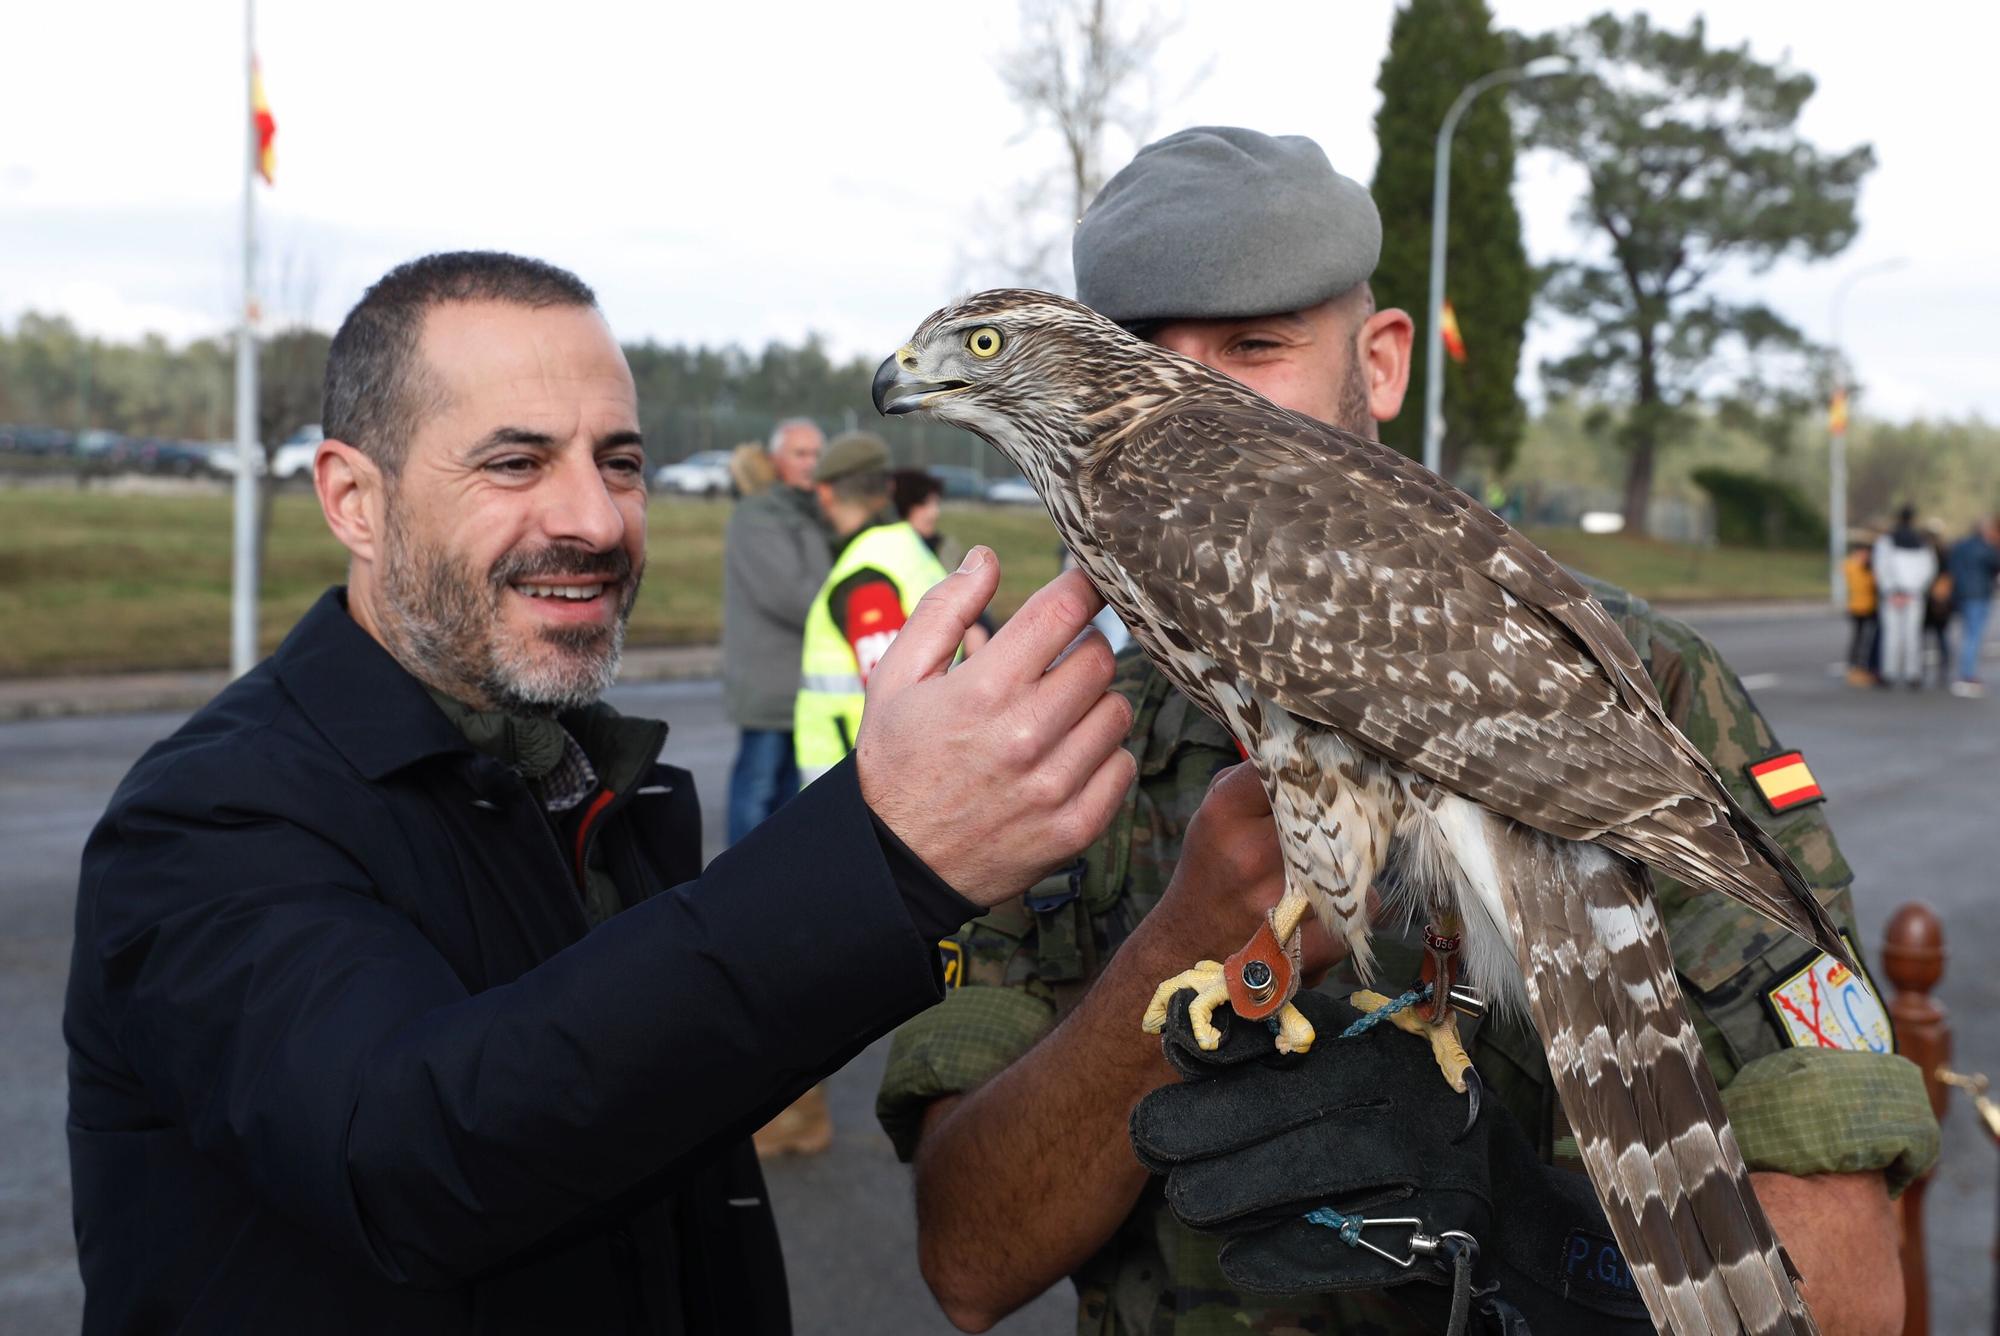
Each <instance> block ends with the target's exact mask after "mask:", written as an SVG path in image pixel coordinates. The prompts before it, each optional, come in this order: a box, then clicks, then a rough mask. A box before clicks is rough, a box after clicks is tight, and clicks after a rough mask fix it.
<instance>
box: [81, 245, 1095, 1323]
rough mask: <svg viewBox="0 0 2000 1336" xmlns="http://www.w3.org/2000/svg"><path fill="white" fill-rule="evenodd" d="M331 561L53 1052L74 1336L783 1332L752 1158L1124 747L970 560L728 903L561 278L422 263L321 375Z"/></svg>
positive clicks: (227, 700) (1066, 839)
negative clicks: (634, 643)
mask: <svg viewBox="0 0 2000 1336" xmlns="http://www.w3.org/2000/svg"><path fill="white" fill-rule="evenodd" d="M323 421H324V422H325V423H326V426H327V430H328V432H329V437H328V439H327V441H326V442H325V444H323V445H322V446H321V447H320V449H319V453H318V456H317V458H316V459H315V460H314V465H313V469H314V484H315V486H316V488H317V491H318V496H319V502H320V509H321V512H322V514H323V515H324V516H325V518H326V521H327V524H328V527H329V528H331V529H332V531H333V534H334V536H335V537H336V538H337V539H339V540H340V542H341V544H342V545H343V546H344V547H346V549H347V551H348V553H349V556H350V562H349V566H348V583H347V586H346V588H345V589H332V590H329V591H327V593H326V595H325V596H324V597H322V598H321V599H320V600H319V602H318V603H316V604H315V605H314V606H313V608H312V610H311V611H309V612H308V613H307V614H306V615H305V617H304V618H302V619H301V620H300V622H299V624H298V626H297V627H295V628H294V629H293V630H292V632H291V634H290V635H288V636H287V637H286V639H285V642H284V644H283V645H281V646H280V647H279V649H278V651H277V653H275V654H274V655H272V656H271V657H270V658H269V659H267V660H265V661H264V662H263V663H262V664H260V665H258V666H257V667H256V668H255V669H253V670H252V671H251V672H249V673H247V674H245V675H244V676H243V677H242V678H240V679H238V680H237V681H236V682H234V683H232V684H231V685H230V686H229V687H228V689H226V690H225V691H224V692H223V693H222V694H221V695H220V696H218V697H217V698H216V699H215V700H214V701H211V702H210V703H209V704H208V705H207V706H205V707H203V708H202V709H201V710H200V711H199V712H197V713H196V714H195V716H194V717H193V718H192V719H190V720H188V721H187V723H186V724H184V725H183V726H182V727H181V728H180V729H178V730H177V731H176V732H175V733H174V735H173V736H172V737H170V738H168V739H166V740H165V741H163V742H161V743H160V744H158V745H157V746H155V747H153V748H152V749H151V750H150V751H148V752H147V754H146V755H145V756H144V757H143V758H141V760H140V761H139V763H138V764H137V765H136V766H135V767H133V770H132V772H131V773H130V774H129V775H128V776H127V777H126V778H125V781H124V782H123V783H122V784H121V785H120V786H119V789H118V792H117V793H116V794H115V795H114V796H113V798H112V800H111V803H110V806H109V808H108V809H107V811H106V812H105V815H104V819H103V820H102V821H101V822H100V823H99V824H98V826H97V828H96V830H95V831H94V832H93V833H92V835H91V839H90V843H89V845H88V847H87V848H86V849H85V851H84V856H83V876H82V882H81V885H80V887H79V889H78V894H77V928H76V944H75V954H74V956H73V957H72V960H71V966H70V979H69V994H68V1000H67V1004H66V1007H65V1011H64V1017H63V1030H64V1036H65V1038H66V1039H67V1040H68V1042H69V1050H70V1053H69V1056H70V1061H69V1074H70V1088H69V1121H68V1129H69V1138H70V1166H71V1177H72V1186H73V1197H74V1200H75V1220H76V1232H77V1262H78V1268H79V1270H80V1271H81V1272H82V1276H83V1281H84V1292H85V1299H84V1319H83V1329H84V1331H85V1332H86V1333H96V1332H127V1331H139V1330H145V1331H155V1330H159V1331H164V1330H173V1331H201V1332H225V1331H228V1332H235V1331H241V1332H267V1331H282V1332H287V1333H321V1332H323V1333H329V1336H330V1334H331V1333H348V1332H355V1331H367V1332H371V1333H376V1336H389V1333H400V1332H411V1333H415V1332H423V1333H426V1336H429V1334H430V1333H523V1336H526V1334H527V1333H541V1332H550V1331H586V1332H612V1331H616V1332H624V1333H662V1334H663V1336H701V1333H709V1332H729V1333H732V1336H733V1334H734V1333H739V1332H742V1333H752V1334H753V1336H781V1334H782V1333H785V1332H787V1331H789V1326H790V1314H789V1311H788V1302H787V1298H786V1293H785V1283H784V1271H783V1263H782V1260H781V1258H780V1255H779V1251H778V1237H777V1231H776V1227H775V1225H774V1223H773V1220H772V1218H771V1209H770V1206H769V1204H768V1198H767V1197H766V1194H765V1191H764V1186H763V1182H762V1179H761V1178H760V1176H759V1173H758V1169H757V1161H756V1157H755V1155H754V1154H753V1153H752V1151H751V1147H750V1141H749V1136H750V1133H751V1131H752V1130H753V1129H755V1128H756V1127H757V1126H759V1125H760V1124H761V1123H763V1122H764V1121H766V1120H767V1119H769V1118H770V1116H771V1115H772V1114H774V1113H776V1112H777V1111H778V1110H779V1109H782V1108H784V1107H785V1106H786V1105H787V1104H788V1103H790V1102H791V1100H792V1099H794V1098H795V1097H796V1096H797V1095H799V1094H800V1093H801V1092H802V1091H804V1090H805V1089H807V1088H808V1087H810V1086H811V1085H812V1084H813V1083H814V1082H816V1081H818V1080H819V1079H820V1078H822V1077H824V1076H826V1075H828V1074H829V1073H831V1072H833V1071H835V1070H836V1069H838V1068H839V1067H841V1066H842V1065H843V1064H844V1063H846V1061H847V1060H848V1059H849V1058H851V1057H852V1056H853V1055H854V1054H855V1053H856V1052H857V1051H859V1050H860V1049H861V1048H862V1047H864V1046H865V1045H867V1044H868V1043H869V1042H870V1041H871V1040H872V1039H874V1038H875V1037H876V1036H878V1035H881V1034H883V1033H885V1032H886V1031H887V1030H888V1029H889V1028H890V1027H892V1026H894V1025H895V1024H896V1023H897V1022H898V1021H900V1020H903V1019H905V1018H906V1017H908V1016H910V1015H913V1014H914V1013H916V1012H917V1011H919V1010H921V1009H923V1008H924V1007H927V1006H930V1005H932V1004H934V1003H935V1002H936V1001H937V1000H938V998H939V997H940V996H942V993H943V986H944V972H943V966H942V964H941V962H940V960H939V954H938V950H937V945H936V944H937V940H938V939H939V938H940V937H943V936H945V935H947V934H949V933H951V932H954V931H956V930H957V929H958V928H959V927H960V926H961V925H962V924H963V923H964V922H965V921H966V920H967V919H969V918H971V917H973V916H974V915H976V914H977V913H979V912H980V908H981V906H986V905H992V904H995V903H998V902H999V901H1001V900H1003V899H1006V898H1008V897H1010V896H1013V895H1016V894H1019V893H1020V892H1021V891H1022V890H1024V889H1026V888H1027V887H1028V886H1029V885H1030V884H1031V883H1032V882H1033V881H1034V880H1035V879H1036V878H1037V877H1039V876H1041V875H1042V873H1043V872H1045V871H1046V870H1047V867H1048V864H1049V862H1050V861H1051V860H1059V859H1062V858H1065V857H1069V856H1072V855H1074V854H1075V853H1076V851H1077V850H1079V849H1081V848H1082V847H1083V846H1084V845H1085V844H1086V843H1088V842H1089V840H1090V839H1091V838H1093V837H1094V836H1095V835H1096V833H1097V832H1098V831H1099V830H1100V829H1102V827H1103V825H1104V823H1105V821H1106V820H1108V818H1109V816H1110V813H1111V811H1112V809H1113V808H1114V807H1115V805H1116V803H1117V801H1118V797H1119V795H1120V794H1121V793H1122V792H1123V791H1124V789H1125V787H1126V785H1127V783H1128V782H1129V781H1130V778H1131V775H1132V766H1131V763H1130V761H1129V760H1127V759H1126V757H1125V754H1124V752H1123V751H1122V750H1121V749H1120V748H1119V746H1118V741H1119V738H1120V737H1121V736H1122V735H1123V733H1124V732H1125V730H1126V728H1127V727H1128V725H1129V723H1130V720H1131V713H1130V711H1129V710H1127V709H1126V708H1125V706H1124V704H1123V702H1122V701H1120V700H1118V699H1116V698H1112V697H1107V696H1106V695H1105V687H1106V685H1107V684H1108V683H1109V681H1110V676H1111V656H1110V653H1109V651H1108V650H1107V649H1106V648H1105V646H1104V645H1103V643H1102V642H1101V641H1096V642H1091V641H1086V642H1085V643H1084V644H1083V645H1081V646H1080V647H1079V648H1077V649H1076V650H1074V651H1072V652H1071V653H1069V654H1068V655H1067V656H1066V657H1064V658H1063V660H1062V662H1061V663H1060V664H1058V665H1056V666H1054V667H1051V666H1050V665H1051V662H1052V661H1053V660H1055V659H1056V657H1057V656H1058V655H1059V654H1062V653H1063V651H1064V649H1065V647H1067V646H1069V645H1070V643H1071V641H1072V640H1073V639H1074V638H1075V636H1076V635H1077V633H1078V632H1079V631H1080V630H1082V629H1083V627H1084V626H1085V625H1086V623H1087V622H1088V621H1089V619H1090V618H1091V616H1092V615H1094V614H1095V613H1096V612H1097V611H1098V609H1099V607H1101V606H1102V605H1101V604H1100V603H1099V602H1098V601H1097V600H1095V599H1093V598H1091V597H1090V595H1089V592H1088V587H1087V586H1086V585H1085V584H1084V582H1083V581H1082V579H1081V577H1077V576H1070V577H1065V578H1062V579H1059V580H1057V581H1055V582H1054V583H1052V584H1051V585H1050V586H1049V587H1048V588H1046V589H1044V590H1043V591H1041V592H1040V593H1038V594H1036V595H1035V596H1034V597H1032V598H1030V599H1029V600H1028V602H1027V603H1026V604H1025V605H1023V607H1022V608H1021V610H1020V611H1019V612H1018V613H1016V614H1015V616H1014V618H1013V619H1012V620H1011V621H1010V623H1009V625H1008V627H1007V629H1006V631H1004V632H1003V633H1001V634H1000V635H999V636H996V637H995V638H994V640H993V642H992V644H991V645H989V646H988V647H987V649H986V650H985V651H983V652H982V653H981V654H980V656H979V662H978V663H976V664H973V663H968V664H967V665H965V666H964V667H962V668H959V669H957V670H955V671H953V672H951V673H950V674H949V676H947V675H946V673H945V668H946V667H947V666H948V665H949V664H950V662H951V659H952V655H953V652H954V651H955V650H956V648H957V646H958V644H959V641H960V640H961V639H962V638H963V637H964V635H965V631H966V628H967V626H969V625H971V624H972V622H973V621H974V619H975V618H976V617H977V616H978V614H979V612H980V611H981V609H983V608H984V606H985V604H986V602H987V601H988V600H989V599H990V598H991V597H992V594H993V591H994V589H995V588H996V587H997V584H998V580H999V563H998V562H996V561H994V560H993V559H992V555H991V553H988V552H985V551H984V550H980V551H975V552H974V553H973V556H972V557H971V558H970V559H968V562H967V564H966V566H965V567H964V568H963V569H962V570H961V571H960V572H959V573H958V574H956V575H953V576H949V577H947V578H946V579H945V581H944V582H943V583H942V584H941V585H939V586H938V587H937V589H936V590H935V591H933V593H932V594H931V595H930V596H928V597H926V599H925V600H924V602H923V604H922V605H920V606H919V607H917V608H916V609H915V610H914V611H913V612H912V613H911V616H910V619H909V622H908V623H907V624H906V625H905V626H904V628H903V631H902V634H901V635H900V636H898V638H897V641H896V643H895V645H893V646H892V647H891V648H890V650H889V651H888V652H887V653H886V654H885V655H884V656H883V658H882V660H881V662H880V663H879V664H878V665H877V666H876V669H875V674H874V676H873V678H872V679H871V681H870V685H869V701H868V713H867V717H866V719H865V721H864V724H863V726H862V729H861V731H860V735H859V737H858V738H857V745H856V754H855V756H854V757H853V758H852V759H849V760H845V761H842V762H841V763H840V764H839V765H837V766H835V767H834V768H833V769H832V770H830V771H829V772H828V773H827V774H826V775H825V776H824V777H823V778H821V779H820V780H819V781H818V782H816V783H814V784H813V785H811V786H810V787H809V788H808V789H807V790H806V791H805V792H803V793H801V794H799V795H798V797H797V798H795V799H793V800H792V801H791V802H789V803H787V804H786V805H785V807H784V809H783V810H782V811H781V812H779V813H777V814H776V815H775V816H773V817H772V818H771V819H770V820H769V821H767V822H765V823H764V824H763V825H762V826H760V827H759V828H758V829H757V830H756V831H755V832H753V833H752V834H751V835H750V836H748V837H747V838H745V839H744V840H743V841H742V842H741V843H739V844H737V845H736V846H735V847H733V848H732V849H731V850H730V851H729V852H728V854H727V855H725V856H723V857H721V858H718V859H716V860H715V862H714V863H713V864H712V865H710V866H708V867H707V868H704V866H703V859H702V848H701V813H700V808H699V805H698V803H697V802H696V799H695V793H694V784H693V780H692V777H691V776H690V775H689V774H688V773H687V772H686V771H684V770H679V769H675V768H673V767H671V766H667V765H661V764H658V763H657V761H656V757H657V756H658V755H659V753H660V749H661V746H662V744H663V743H664V742H665V741H666V735H667V730H666V725H665V724H663V723H659V722H656V721H653V720H647V719H634V718H626V717H624V716H622V715H620V714H619V713H618V712H617V711H616V710H613V709H611V708H610V707H609V706H607V705H603V704H601V703H599V702H598V701H597V696H598V693H599V692H601V691H602V690H603V689H604V688H605V686H607V685H608V684H609V683H610V681H611V679H612V676H613V675H614V673H615V672H616V671H617V663H618V651H619V643H620V640H621V637H622V633H623V630H624V625H625V620H626V618H627V616H628V615H629V614H630V613H631V611H632V605H633V600H634V599H635V598H636V596H637V594H638V590H639V578H640V575H641V573H642V572H643V571H644V569H645V562H646V485H645V454H644V449H643V446H642V444H641V441H640V436H639V408H638V399H637V395H636V394H635V392H634V387H633V382H632V375H631V372H630V370H629V369H628V368H627V366H626V363H625V357H624V354H623V353H622V352H621V351H620V349H619V346H618V341H617V340H616V339H615V338H614V337H612V333H611V330H610V328H609V326H607V325H606V323H605V321H604V317H603V316H602V315H601V314H600V313H599V311H598V309H597V304H596V298H595V297H594V296H593V295H592V294H591V291H590V289H589V288H587V287H585V286H584V285H583V283H582V282H581V281H579V280H578V279H577V278H576V277H575V276H574V275H571V274H568V273H565V272H564V271H562V270H560V269H555V268H553V267H551V266H549V265H546V264H542V263H540V262H538V261H534V260H527V259H522V258H520V257H517V256H511V255H498V254H491V253H460V254H447V255H433V256H428V257H426V258H424V259H421V260H417V261H413V262H412V263H410V264H407V265H404V266H402V267H401V268H398V269H396V270H393V271H392V272H390V273H389V274H388V275H386V276H385V277H384V278H383V279H382V280H381V281H380V282H379V283H377V284H376V285H375V286H374V287H372V288H371V289H369V291H368V293H367V294H366V295H365V296H364V297H363V298H362V299H361V302H360V303H359V304H358V305H357V306H356V307H355V309H354V310H353V311H352V312H351V313H350V314H349V315H348V317H347V319H346V321H345V322H344V323H343V324H342V326H341V328H340V331H339V332H338V333H337V334H336V335H335V336H334V339H333V342H332V346H331V348H330V350H329V352H328V356H327V392H326V411H325V415H324V418H323Z"/></svg>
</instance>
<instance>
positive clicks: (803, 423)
mask: <svg viewBox="0 0 2000 1336" xmlns="http://www.w3.org/2000/svg"><path fill="white" fill-rule="evenodd" d="M794 427H810V428H812V429H813V430H814V431H819V432H820V435H822V436H824V435H826V433H825V432H823V431H820V428H819V423H817V422H814V421H813V420H812V419H811V418H809V417H788V418H786V419H785V420H784V421H783V422H780V423H779V424H778V425H777V426H775V427H773V428H771V443H770V445H768V446H766V447H765V451H766V453H768V454H773V455H775V454H777V453H778V447H779V446H781V445H783V444H784V443H785V433H786V432H788V431H790V430H791V429H792V428H794Z"/></svg>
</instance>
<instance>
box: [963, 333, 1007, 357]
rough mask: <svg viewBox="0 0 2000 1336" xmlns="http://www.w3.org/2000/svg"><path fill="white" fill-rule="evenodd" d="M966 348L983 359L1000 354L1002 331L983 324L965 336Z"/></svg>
mask: <svg viewBox="0 0 2000 1336" xmlns="http://www.w3.org/2000/svg"><path fill="white" fill-rule="evenodd" d="M965 350H966V351H967V352H969V353H971V354H972V355H973V356H974V357H977V358H979V359H980V360H981V361H984V360H985V359H987V358H989V357H998V356H999V355H1000V331H999V330H997V329H995V328H993V326H991V325H981V326H980V327H979V328H978V329H975V330H973V331H972V332H971V333H970V334H968V335H966V336H965Z"/></svg>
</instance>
